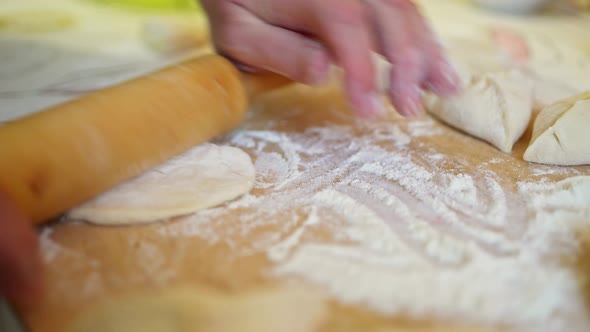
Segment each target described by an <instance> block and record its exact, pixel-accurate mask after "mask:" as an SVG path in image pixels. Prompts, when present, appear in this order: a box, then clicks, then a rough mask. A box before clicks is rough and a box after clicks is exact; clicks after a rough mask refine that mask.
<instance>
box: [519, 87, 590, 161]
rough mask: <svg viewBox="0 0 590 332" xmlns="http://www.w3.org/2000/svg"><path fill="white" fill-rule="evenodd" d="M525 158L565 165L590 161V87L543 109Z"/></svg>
mask: <svg viewBox="0 0 590 332" xmlns="http://www.w3.org/2000/svg"><path fill="white" fill-rule="evenodd" d="M524 160H526V161H530V162H535V163H542V164H550V165H562V166H573V165H585V164H590V91H587V92H585V93H582V94H579V95H575V96H573V97H570V98H567V99H564V100H561V101H558V102H556V103H554V104H552V105H550V106H548V107H546V108H545V109H543V110H542V111H541V112H540V113H539V115H538V116H537V119H536V120H535V124H534V127H533V137H532V139H531V143H530V144H529V147H528V148H527V150H526V152H525V153H524Z"/></svg>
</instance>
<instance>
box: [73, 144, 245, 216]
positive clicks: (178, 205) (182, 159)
mask: <svg viewBox="0 0 590 332" xmlns="http://www.w3.org/2000/svg"><path fill="white" fill-rule="evenodd" d="M254 180H255V169H254V165H253V164H252V160H251V159H250V156H248V154H246V153H245V152H244V151H242V150H240V149H238V148H234V147H228V146H217V145H215V144H210V143H205V144H201V145H199V146H197V147H195V148H193V149H191V150H189V151H188V152H186V153H184V154H182V155H180V156H177V157H175V158H173V159H171V160H169V161H168V162H166V163H164V164H162V165H161V166H158V167H157V168H155V169H152V170H150V171H148V172H147V173H145V174H143V175H141V176H139V177H137V178H134V179H132V180H130V181H128V182H125V183H123V184H121V185H119V186H117V187H115V188H113V189H112V190H110V191H108V192H106V193H104V194H102V195H100V196H98V197H96V198H94V199H93V200H91V201H88V202H86V203H84V204H82V205H80V206H78V207H76V208H74V209H72V210H71V211H70V212H69V213H68V214H67V217H68V218H70V219H81V220H86V221H89V222H92V223H97V224H106V225H115V224H135V223H147V222H154V221H158V220H162V219H166V218H171V217H175V216H180V215H185V214H189V213H193V212H196V211H198V210H201V209H206V208H209V207H213V206H215V205H218V204H221V203H223V202H225V201H228V200H232V199H234V198H236V197H238V196H240V195H242V194H244V193H247V192H249V191H250V189H252V186H253V185H254Z"/></svg>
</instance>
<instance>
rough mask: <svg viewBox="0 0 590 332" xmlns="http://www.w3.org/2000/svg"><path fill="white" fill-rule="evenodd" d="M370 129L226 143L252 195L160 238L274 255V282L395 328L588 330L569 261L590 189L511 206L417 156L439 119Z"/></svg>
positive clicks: (498, 193) (543, 190) (483, 175)
mask: <svg viewBox="0 0 590 332" xmlns="http://www.w3.org/2000/svg"><path fill="white" fill-rule="evenodd" d="M362 126H363V125H360V124H356V125H354V126H352V125H351V126H347V125H341V126H335V125H331V126H326V127H314V128H308V129H307V130H305V131H304V132H289V133H285V132H278V131H272V130H257V129H248V128H246V129H243V130H241V131H238V132H236V133H234V134H233V135H231V136H229V137H228V138H227V141H228V142H229V143H230V144H232V145H235V146H238V147H240V148H242V149H245V150H248V151H250V152H251V153H252V155H253V156H254V160H255V165H256V168H257V174H258V177H257V183H256V185H255V188H254V190H253V191H252V193H251V194H249V195H246V196H243V197H242V198H240V199H238V200H236V201H234V202H231V203H229V204H227V205H225V206H221V207H218V208H214V209H209V210H207V211H202V212H200V213H197V214H195V215H193V216H191V217H189V218H187V219H185V220H184V221H182V222H177V223H172V224H166V225H164V226H163V227H162V231H161V234H162V235H163V236H167V237H168V236H172V237H194V236H199V237H202V238H204V239H206V240H207V241H209V242H210V243H225V244H226V245H228V246H230V247H231V248H233V249H234V250H235V252H237V253H238V255H239V254H240V253H241V254H242V255H252V254H255V253H265V254H266V255H267V257H268V259H269V260H270V261H271V262H273V263H274V268H273V269H272V270H271V271H269V272H268V273H269V276H270V277H273V278H274V277H276V278H285V277H286V278H296V279H302V280H304V281H307V282H312V283H315V284H317V285H320V286H323V287H324V289H325V290H326V292H328V294H330V295H331V296H333V297H334V298H335V299H338V300H339V301H342V302H344V303H349V304H357V305H363V306H367V307H369V308H371V309H372V310H374V311H376V312H379V313H383V314H387V315H399V314H405V315H409V316H410V317H414V318H429V319H442V320H452V321H459V322H465V323H478V324H490V325H498V324H500V325H503V326H510V327H512V328H514V329H515V330H516V331H538V330H539V329H542V330H543V331H547V332H550V331H565V330H567V331H584V328H585V327H586V326H588V325H587V324H590V317H588V313H587V310H586V308H585V304H584V301H583V298H582V297H581V295H580V292H579V284H578V282H577V279H576V277H575V275H574V273H573V271H571V269H570V268H567V267H565V266H563V265H561V264H560V263H559V257H563V256H562V255H568V254H570V255H571V254H573V253H575V250H576V249H577V247H576V241H575V233H574V231H573V228H572V225H573V224H572V223H573V221H572V220H573V219H574V218H576V219H575V220H576V222H577V223H578V224H580V223H581V224H585V225H590V217H589V212H588V207H589V206H590V203H589V201H588V200H589V199H590V198H589V197H590V194H589V193H588V191H589V190H590V181H588V180H586V178H579V179H578V180H570V182H568V181H565V182H562V183H560V184H557V185H555V184H552V183H549V182H547V183H540V184H539V183H519V185H518V189H517V193H509V192H507V191H505V190H504V189H503V186H502V182H501V180H502V179H501V178H500V177H499V176H498V175H496V174H493V173H491V172H490V171H486V170H485V169H484V168H482V169H481V170H476V171H470V172H462V171H461V168H460V167H459V166H457V167H455V168H449V167H443V165H445V163H447V160H445V158H442V157H440V154H439V153H438V152H436V151H432V152H428V153H425V152H424V151H415V149H413V148H410V144H411V143H412V142H413V140H414V139H416V138H419V137H420V134H424V136H432V135H437V134H436V130H434V129H435V126H434V123H433V122H432V120H425V121H418V122H413V123H412V125H410V126H407V125H400V124H392V123H387V124H371V125H370V126H369V125H367V126H368V127H366V128H359V127H362ZM429 128H431V129H433V130H429ZM392 143H393V144H392ZM457 158H459V159H460V156H459V157H457ZM262 190H264V194H261V192H262ZM230 216H231V217H230ZM568 216H569V217H571V218H569V219H568ZM228 218H229V219H232V221H231V223H220V222H217V221H219V220H225V219H228ZM570 219H572V220H570ZM269 226H272V231H267V232H265V231H260V230H261V229H265V228H266V229H268V228H267V227H269ZM219 234H224V236H223V237H219ZM318 234H323V235H322V236H320V235H318ZM246 238H247V239H248V241H237V242H236V239H246ZM238 242H239V243H238ZM556 246H558V247H559V248H556Z"/></svg>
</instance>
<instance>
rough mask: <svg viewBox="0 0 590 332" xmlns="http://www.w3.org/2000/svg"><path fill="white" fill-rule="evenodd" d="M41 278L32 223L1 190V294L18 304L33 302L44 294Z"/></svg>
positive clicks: (26, 304)
mask: <svg viewBox="0 0 590 332" xmlns="http://www.w3.org/2000/svg"><path fill="white" fill-rule="evenodd" d="M41 280H42V276H41V259H40V257H39V248H38V243H37V236H36V234H35V230H34V228H33V226H32V223H31V222H30V221H29V220H27V218H26V217H25V215H24V214H23V213H21V212H20V211H19V210H18V209H17V208H16V207H15V206H14V204H13V203H12V202H11V200H10V199H9V198H8V197H7V196H6V195H5V194H3V193H2V192H0V297H6V298H7V299H8V300H9V301H10V302H11V303H13V304H14V305H16V306H17V307H26V306H29V305H33V304H35V303H36V302H37V301H38V300H39V298H40V295H41Z"/></svg>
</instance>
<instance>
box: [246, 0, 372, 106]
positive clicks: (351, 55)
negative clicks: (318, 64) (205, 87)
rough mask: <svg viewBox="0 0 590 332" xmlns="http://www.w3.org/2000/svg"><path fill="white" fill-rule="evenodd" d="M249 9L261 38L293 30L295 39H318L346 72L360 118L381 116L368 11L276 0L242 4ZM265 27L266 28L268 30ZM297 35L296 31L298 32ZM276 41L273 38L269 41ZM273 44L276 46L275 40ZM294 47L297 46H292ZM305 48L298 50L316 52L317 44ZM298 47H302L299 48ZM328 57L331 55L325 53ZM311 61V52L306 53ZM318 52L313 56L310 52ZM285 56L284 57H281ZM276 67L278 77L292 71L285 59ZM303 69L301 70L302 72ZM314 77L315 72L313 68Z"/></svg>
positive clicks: (340, 0) (353, 5) (347, 4)
mask: <svg viewBox="0 0 590 332" xmlns="http://www.w3.org/2000/svg"><path fill="white" fill-rule="evenodd" d="M243 3H244V4H245V6H246V8H248V10H249V11H251V12H252V13H256V15H257V16H258V18H259V19H260V20H261V22H260V24H259V29H260V30H259V31H258V32H257V33H256V34H257V35H262V34H264V35H269V36H270V35H271V33H270V32H269V31H271V30H275V31H276V33H274V34H273V35H274V37H276V38H278V37H279V35H284V34H285V31H288V32H289V34H290V35H291V36H292V38H290V39H292V40H293V39H296V38H295V36H298V37H299V38H301V39H307V40H308V41H309V40H310V39H311V38H314V39H317V40H319V41H320V42H321V43H322V44H323V45H325V46H326V48H327V49H328V50H329V54H330V55H332V57H333V58H334V60H335V61H336V62H337V63H338V64H339V65H340V66H341V67H342V68H343V69H344V72H345V81H346V91H347V93H348V96H349V99H350V102H351V104H352V106H353V108H354V109H355V110H357V112H358V114H359V115H361V116H364V117H373V116H375V115H378V114H379V113H381V108H380V107H379V105H380V104H379V102H378V100H379V98H378V96H377V94H376V92H375V90H376V88H375V70H374V68H373V61H372V58H371V49H372V43H371V36H370V33H369V32H370V31H369V25H368V24H367V22H366V18H367V17H366V12H365V6H364V5H363V2H362V1H358V0H324V1H314V0H301V1H289V0H277V1H259V0H258V1H253V0H250V1H243ZM264 23H266V25H264ZM293 31H297V32H298V33H295V32H293ZM266 40H269V41H270V40H271V39H266ZM273 43H274V41H273ZM291 44H292V45H293V43H291ZM300 44H303V45H304V46H305V47H298V49H299V50H300V51H299V52H300V53H301V52H303V51H305V50H306V49H310V48H311V49H317V44H316V45H314V44H311V45H312V46H311V47H310V43H309V42H307V43H305V42H301V43H300ZM295 46H297V45H295ZM324 52H328V51H324ZM268 53H269V58H272V57H276V49H273V50H270V51H269V52H268ZM305 53H306V55H305V57H307V58H309V59H311V63H310V62H308V63H307V65H308V66H309V65H310V64H313V63H314V61H316V60H315V58H314V57H311V58H310V57H309V55H308V54H310V52H305ZM311 53H313V52H311ZM281 56H283V53H281ZM283 61H284V62H283V63H278V64H277V66H275V67H274V69H275V70H277V69H278V68H279V67H280V68H281V70H279V72H283V73H284V72H288V71H289V70H291V69H289V68H288V66H292V67H293V66H294V65H293V62H292V61H288V60H287V59H283ZM301 70H302V69H299V71H301ZM308 71H311V72H314V69H308Z"/></svg>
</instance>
